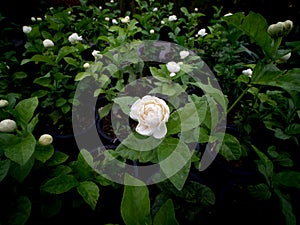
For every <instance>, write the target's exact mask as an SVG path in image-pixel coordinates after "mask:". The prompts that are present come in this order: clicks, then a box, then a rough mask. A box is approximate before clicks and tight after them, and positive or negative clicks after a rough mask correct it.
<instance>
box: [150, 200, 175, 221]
mask: <svg viewBox="0 0 300 225" xmlns="http://www.w3.org/2000/svg"><path fill="white" fill-rule="evenodd" d="M161 224H164V225H176V224H178V225H179V223H178V222H177V220H176V217H175V212H174V206H173V202H172V200H171V199H168V200H167V201H166V202H165V203H164V204H163V205H162V206H161V208H160V209H159V211H158V212H157V213H156V214H155V217H154V223H153V225H161Z"/></svg>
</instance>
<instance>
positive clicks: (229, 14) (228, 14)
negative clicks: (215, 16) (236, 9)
mask: <svg viewBox="0 0 300 225" xmlns="http://www.w3.org/2000/svg"><path fill="white" fill-rule="evenodd" d="M224 16H225V17H226V16H232V13H227V14H225V15H224Z"/></svg>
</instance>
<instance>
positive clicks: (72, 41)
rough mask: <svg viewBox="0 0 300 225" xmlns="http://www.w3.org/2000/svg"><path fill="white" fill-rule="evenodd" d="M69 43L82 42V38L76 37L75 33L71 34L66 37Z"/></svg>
mask: <svg viewBox="0 0 300 225" xmlns="http://www.w3.org/2000/svg"><path fill="white" fill-rule="evenodd" d="M68 40H69V42H71V43H75V42H77V41H82V37H81V36H78V34H77V33H73V34H71V35H70V36H69V37H68Z"/></svg>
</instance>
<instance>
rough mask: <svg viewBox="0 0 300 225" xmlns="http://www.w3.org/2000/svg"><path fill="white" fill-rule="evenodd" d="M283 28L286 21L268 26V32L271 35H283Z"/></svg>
mask: <svg viewBox="0 0 300 225" xmlns="http://www.w3.org/2000/svg"><path fill="white" fill-rule="evenodd" d="M283 28H284V23H283V22H278V23H276V24H271V25H270V26H269V27H268V29H267V32H268V33H269V34H270V35H271V37H280V36H282V33H283Z"/></svg>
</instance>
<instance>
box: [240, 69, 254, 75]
mask: <svg viewBox="0 0 300 225" xmlns="http://www.w3.org/2000/svg"><path fill="white" fill-rule="evenodd" d="M242 73H243V74H245V75H247V76H248V77H251V76H252V70H251V69H250V68H249V69H246V70H243V71H242Z"/></svg>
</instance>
